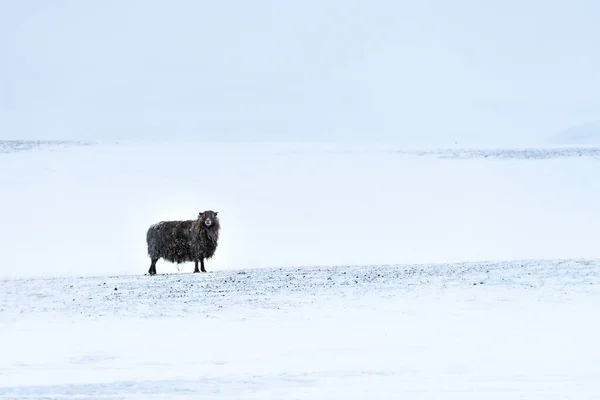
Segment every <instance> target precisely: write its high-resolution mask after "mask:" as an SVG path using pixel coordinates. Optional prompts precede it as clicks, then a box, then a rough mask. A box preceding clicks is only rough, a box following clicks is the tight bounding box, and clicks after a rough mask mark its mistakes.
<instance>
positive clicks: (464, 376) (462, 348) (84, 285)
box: [0, 143, 600, 399]
mask: <svg viewBox="0 0 600 400" xmlns="http://www.w3.org/2000/svg"><path fill="white" fill-rule="evenodd" d="M13 147H14V150H15V151H11V150H10V149H11V148H13ZM0 148H3V149H5V150H6V149H8V150H6V151H2V154H0V187H1V188H2V190H3V191H2V196H0V220H1V221H2V229H0V243H1V246H2V247H1V249H2V255H3V258H2V263H1V264H0V278H2V279H4V280H2V281H0V399H5V398H6V399H9V398H10V399H17V398H27V399H34V398H35V399H41V398H44V399H70V398H103V399H106V398H111V399H117V398H119V399H120V398H124V399H132V398H135V399H147V398H152V399H184V398H186V399H187V398H189V399H204V398H206V399H209V398H210V399H220V398H223V399H271V398H273V399H274V398H286V399H309V398H310V399H314V398H327V399H338V398H339V399H367V398H368V399H374V398H377V399H389V398H406V399H440V398H451V399H481V398H486V399H488V398H494V399H559V398H560V399H563V398H577V399H592V398H600V383H598V382H600V364H599V363H598V360H599V359H600V345H598V341H597V337H598V335H599V334H600V329H599V327H600V325H599V324H598V323H597V318H596V315H597V310H598V309H599V306H600V246H599V245H598V243H600V242H599V240H598V230H597V227H598V226H600V180H599V179H598V171H599V170H600V169H599V168H598V167H599V166H600V161H599V159H600V157H599V155H600V152H599V150H598V148H595V147H568V148H567V147H565V148H561V147H545V148H541V147H540V148H522V149H496V148H473V149H461V148H450V149H441V150H440V149H405V148H399V147H395V146H389V145H380V146H375V145H371V146H365V145H353V146H351V145H344V146H342V145H337V144H239V143H238V144H233V143H210V144H197V143H188V144H181V143H178V144H173V143H171V144H163V143H154V144H152V143H146V144H134V143H119V144H116V143H115V144H93V145H92V144H90V145H85V146H82V145H81V143H79V144H77V143H75V144H68V143H61V144H51V143H44V144H38V145H31V146H28V145H27V144H23V143H21V144H19V145H18V146H17V145H15V144H14V143H13V144H7V143H3V144H1V145H0ZM32 149H34V150H35V151H30V150H32ZM207 208H210V209H214V210H216V211H219V216H220V218H221V223H222V236H221V242H220V246H219V249H218V250H217V254H216V256H215V258H214V259H212V260H209V261H208V262H207V269H208V270H209V271H210V272H209V273H207V274H191V271H192V267H193V266H192V265H183V266H181V267H182V270H181V271H178V270H177V268H176V267H175V266H173V265H170V264H166V263H163V262H162V261H161V262H159V263H158V264H157V269H158V275H156V276H152V277H151V276H148V275H144V274H145V272H146V271H147V269H148V266H149V260H148V259H147V256H146V253H145V243H144V235H145V231H146V229H147V227H148V226H149V225H150V224H152V223H154V222H156V221H158V220H163V219H175V218H177V219H182V218H193V217H195V215H196V214H197V213H198V211H200V210H204V209H207Z"/></svg>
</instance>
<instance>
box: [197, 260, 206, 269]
mask: <svg viewBox="0 0 600 400" xmlns="http://www.w3.org/2000/svg"><path fill="white" fill-rule="evenodd" d="M197 268H198V264H196V269H197ZM200 271H202V272H206V270H205V269H204V258H201V259H200Z"/></svg>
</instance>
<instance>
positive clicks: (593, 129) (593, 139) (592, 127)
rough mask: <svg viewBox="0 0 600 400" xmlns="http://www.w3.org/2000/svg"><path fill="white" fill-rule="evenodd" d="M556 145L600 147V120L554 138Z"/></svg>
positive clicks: (563, 132) (568, 130)
mask: <svg viewBox="0 0 600 400" xmlns="http://www.w3.org/2000/svg"><path fill="white" fill-rule="evenodd" d="M551 140H552V142H553V143H556V144H581V145H585V144H593V145H595V144H598V145H600V120H598V121H592V122H587V123H585V124H582V125H577V126H575V127H573V128H569V129H567V130H564V131H562V132H559V133H558V134H556V135H554V137H552V139H551Z"/></svg>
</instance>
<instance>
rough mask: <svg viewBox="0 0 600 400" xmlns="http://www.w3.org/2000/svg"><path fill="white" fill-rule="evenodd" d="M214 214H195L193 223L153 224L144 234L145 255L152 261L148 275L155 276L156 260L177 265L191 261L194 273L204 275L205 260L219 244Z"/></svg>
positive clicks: (209, 212)
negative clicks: (193, 265) (193, 264)
mask: <svg viewBox="0 0 600 400" xmlns="http://www.w3.org/2000/svg"><path fill="white" fill-rule="evenodd" d="M217 214H218V213H217V212H214V211H210V210H208V211H204V212H201V213H200V214H198V218H197V219H195V220H187V221H161V222H158V223H156V224H154V225H152V226H151V227H150V228H149V229H148V232H147V233H146V243H147V244H148V256H150V259H151V264H150V269H149V270H148V273H149V274H150V275H155V274H156V262H157V261H158V259H159V258H163V259H164V260H166V261H169V262H172V263H177V264H180V263H183V262H189V261H194V263H195V268H194V272H200V271H202V272H206V270H205V269H204V259H209V258H211V257H212V256H213V255H214V254H215V251H216V250H217V245H218V241H219V231H220V229H221V224H220V222H219V218H217ZM198 262H200V270H198Z"/></svg>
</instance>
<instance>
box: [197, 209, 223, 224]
mask: <svg viewBox="0 0 600 400" xmlns="http://www.w3.org/2000/svg"><path fill="white" fill-rule="evenodd" d="M217 214H218V212H216V211H211V210H207V211H204V212H201V213H200V214H198V220H199V221H200V223H201V224H202V226H203V227H205V228H212V227H214V226H218V225H219V218H217Z"/></svg>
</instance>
